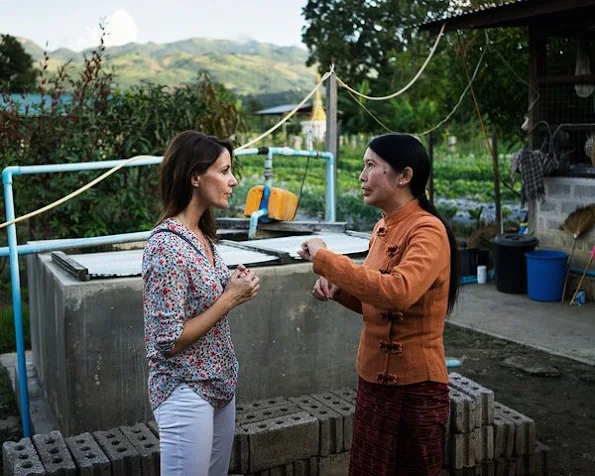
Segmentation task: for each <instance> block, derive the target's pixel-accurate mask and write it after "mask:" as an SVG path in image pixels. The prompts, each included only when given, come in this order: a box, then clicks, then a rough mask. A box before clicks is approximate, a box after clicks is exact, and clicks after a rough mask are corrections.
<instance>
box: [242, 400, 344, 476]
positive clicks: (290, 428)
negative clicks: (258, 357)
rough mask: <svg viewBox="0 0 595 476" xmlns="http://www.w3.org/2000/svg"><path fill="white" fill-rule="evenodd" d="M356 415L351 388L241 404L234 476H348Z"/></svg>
mask: <svg viewBox="0 0 595 476" xmlns="http://www.w3.org/2000/svg"><path fill="white" fill-rule="evenodd" d="M354 413H355V391H354V390H351V389H344V390H339V391H333V392H326V393H320V394H313V395H304V396H302V397H292V398H288V399H286V398H272V399H266V400H260V401H257V402H252V403H248V404H244V405H238V407H237V416H236V435H235V439H234V445H233V451H232V457H231V464H230V473H232V474H236V475H249V476H344V475H346V474H347V472H348V467H349V450H350V449H351V440H352V434H353V415H354Z"/></svg>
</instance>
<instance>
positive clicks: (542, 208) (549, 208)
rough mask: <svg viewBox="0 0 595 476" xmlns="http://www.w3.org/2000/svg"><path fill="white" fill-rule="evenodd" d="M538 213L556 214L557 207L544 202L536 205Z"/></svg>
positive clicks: (552, 203) (555, 204)
mask: <svg viewBox="0 0 595 476" xmlns="http://www.w3.org/2000/svg"><path fill="white" fill-rule="evenodd" d="M538 208H539V213H546V212H557V211H558V207H557V203H556V202H552V201H551V200H550V201H545V202H543V203H540V204H539V205H538Z"/></svg>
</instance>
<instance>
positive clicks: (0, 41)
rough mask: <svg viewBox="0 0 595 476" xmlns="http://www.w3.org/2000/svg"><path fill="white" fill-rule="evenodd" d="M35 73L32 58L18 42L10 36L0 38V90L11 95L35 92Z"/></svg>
mask: <svg viewBox="0 0 595 476" xmlns="http://www.w3.org/2000/svg"><path fill="white" fill-rule="evenodd" d="M36 76H37V71H36V70H35V68H34V67H33V58H31V55H29V53H27V52H26V51H25V49H24V48H23V46H22V45H21V44H20V43H19V41H18V40H17V39H16V38H14V37H13V36H10V35H1V36H0V89H2V90H7V91H8V92H11V93H28V92H31V91H34V90H35V83H36V80H35V79H36Z"/></svg>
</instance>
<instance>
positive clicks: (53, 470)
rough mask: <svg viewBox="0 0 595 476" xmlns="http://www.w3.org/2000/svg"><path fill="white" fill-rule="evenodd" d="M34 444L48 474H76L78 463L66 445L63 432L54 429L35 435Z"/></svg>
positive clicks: (63, 475)
mask: <svg viewBox="0 0 595 476" xmlns="http://www.w3.org/2000/svg"><path fill="white" fill-rule="evenodd" d="M33 444H34V445H35V448H37V454H38V455H39V459H40V460H41V464H43V467H44V469H45V471H46V474H47V475H59V476H70V475H72V476H75V475H76V465H75V464H74V461H73V460H72V456H70V452H69V451H68V448H67V447H66V443H65V442H64V438H63V437H62V433H60V432H59V431H52V432H50V433H47V434H45V435H33Z"/></svg>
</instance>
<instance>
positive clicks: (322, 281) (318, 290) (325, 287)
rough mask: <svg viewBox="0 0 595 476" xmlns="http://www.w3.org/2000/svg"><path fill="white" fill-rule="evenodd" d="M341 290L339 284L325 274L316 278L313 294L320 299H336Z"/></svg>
mask: <svg viewBox="0 0 595 476" xmlns="http://www.w3.org/2000/svg"><path fill="white" fill-rule="evenodd" d="M339 290H340V288H339V286H336V285H334V284H333V283H331V282H330V281H329V280H328V279H326V278H325V277H324V276H321V277H320V278H318V279H317V280H316V283H315V284H314V287H313V288H312V294H314V297H315V298H316V299H318V300H319V301H328V300H329V299H335V296H336V295H337V293H338V292H339Z"/></svg>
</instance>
